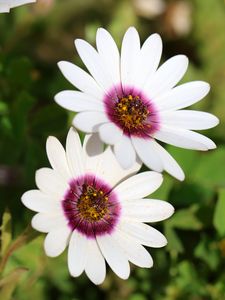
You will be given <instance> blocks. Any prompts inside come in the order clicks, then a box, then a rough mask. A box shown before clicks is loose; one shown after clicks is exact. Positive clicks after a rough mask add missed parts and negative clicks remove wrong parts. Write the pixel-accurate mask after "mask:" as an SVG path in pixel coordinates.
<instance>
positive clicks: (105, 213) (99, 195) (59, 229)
mask: <svg viewBox="0 0 225 300" xmlns="http://www.w3.org/2000/svg"><path fill="white" fill-rule="evenodd" d="M47 155H48V159H49V161H50V163H51V166H52V169H50V168H42V169H40V170H38V171H37V173H36V184H37V186H38V189H37V190H30V191H28V192H26V193H25V194H24V195H23V196H22V202H23V204H24V205H25V206H26V207H28V208H29V209H31V210H33V211H35V212H37V214H36V215H35V216H34V217H33V219H32V226H33V228H35V229H36V230H38V231H41V232H46V233H48V234H47V236H46V238H45V242H44V249H45V252H46V254H47V255H48V256H51V257H55V256H58V255H60V254H61V253H62V252H63V251H64V250H65V248H66V246H67V245H68V268H69V272H70V274H71V275H72V276H74V277H77V276H79V275H81V273H82V272H83V271H85V273H86V274H87V276H88V277H89V279H90V280H91V281H92V282H94V283H95V284H100V283H102V282H103V281H104V279H105V275H106V265H105V260H106V261H107V263H108V265H109V266H110V267H111V269H112V270H113V271H114V272H115V273H116V274H117V275H118V276H119V277H120V278H122V279H126V278H128V276H129V273H130V266H129V261H130V262H132V263H133V264H135V265H137V266H140V267H144V268H150V267H152V265H153V261H152V258H151V256H150V254H149V252H148V251H147V250H146V249H145V248H144V247H143V246H142V245H144V246H149V247H155V248H158V247H163V246H165V245H166V243H167V241H166V238H165V237H164V236H163V235H162V234H161V233H160V232H159V231H158V230H156V229H154V228H153V227H151V226H149V225H147V224H145V223H144V222H157V221H160V220H164V219H167V218H169V217H170V216H171V215H172V214H173V212H174V209H173V207H172V205H171V204H169V203H167V202H165V201H161V200H155V199H143V198H144V197H145V196H147V195H149V194H150V193H152V192H154V191H155V190H156V189H157V188H158V187H159V186H160V185H161V183H162V175H161V174H159V173H156V172H153V171H148V172H144V173H140V174H137V175H133V176H131V174H135V173H136V172H137V171H138V170H139V169H140V163H138V162H136V163H135V164H134V165H133V166H132V168H130V169H127V170H124V169H123V168H121V166H120V165H119V164H118V162H117V160H116V158H115V156H114V154H113V152H112V151H111V149H110V147H108V148H107V149H106V150H105V151H103V143H100V141H99V139H98V136H97V134H93V135H89V136H86V138H85V140H84V144H83V147H82V145H81V142H80V139H79V135H78V133H77V132H76V131H75V130H74V129H71V130H70V131H69V134H68V137H67V141H66V152H65V151H64V149H63V146H62V145H61V144H60V142H59V141H58V140H57V139H56V138H54V137H49V138H48V140H47ZM130 176H131V177H130Z"/></svg>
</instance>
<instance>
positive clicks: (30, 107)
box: [0, 0, 225, 300]
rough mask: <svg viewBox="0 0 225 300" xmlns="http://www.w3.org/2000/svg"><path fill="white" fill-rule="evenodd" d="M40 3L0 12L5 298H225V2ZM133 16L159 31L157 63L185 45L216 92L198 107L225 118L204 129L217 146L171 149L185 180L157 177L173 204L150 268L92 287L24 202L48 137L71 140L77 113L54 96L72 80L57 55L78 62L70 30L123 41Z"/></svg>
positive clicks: (192, 76)
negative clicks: (33, 225) (47, 248)
mask: <svg viewBox="0 0 225 300" xmlns="http://www.w3.org/2000/svg"><path fill="white" fill-rule="evenodd" d="M162 1H163V0H162ZM38 2H39V3H38V4H34V5H27V6H23V7H18V8H15V9H12V10H11V13H10V14H0V214H1V217H3V224H2V227H1V229H2V233H1V252H0V255H1V263H0V271H1V272H2V273H1V277H0V299H2V300H8V299H16V300H30V299H33V300H36V299H37V300H51V299H52V300H53V299H54V300H66V299H71V300H86V299H88V300H100V299H107V300H114V299H116V300H124V299H128V300H211V299H212V300H224V299H225V272H224V268H225V263H224V262H225V172H224V168H225V135H224V132H225V122H224V121H225V2H224V1H223V0H204V1H203V0H193V1H185V0H182V1H178V0H175V1H164V7H165V9H164V12H163V13H161V14H160V15H153V14H149V15H148V16H146V12H145V14H144V13H143V12H140V9H139V10H138V7H137V3H138V2H137V1H136V2H135V1H123V0H116V1H115V0H98V1H95V0H85V1H81V0H79V1H78V0H61V1H60V0H59V1H50V0H45V1H41V0H40V1H38ZM155 2H157V1H155ZM135 3H136V5H135ZM47 4H48V5H47ZM178 9H180V11H179V10H178ZM177 11H178V14H176V12H177ZM179 19H181V20H182V21H183V20H184V21H186V22H187V23H188V24H189V25H190V26H189V27H188V29H187V28H186V29H185V28H183V27H182V23H179V25H178V26H175V25H174V22H176V20H178V21H179ZM130 25H134V26H136V28H137V29H138V31H139V33H140V36H141V40H142V42H143V41H144V40H145V39H146V38H147V37H148V36H149V35H150V34H151V33H154V32H158V33H160V34H161V36H162V38H163V42H164V52H163V57H162V61H164V60H166V59H167V58H169V57H171V56H173V55H176V54H178V53H183V54H186V55H187V56H188V57H189V59H190V66H189V69H188V72H187V74H186V75H185V78H184V79H183V81H184V82H185V81H191V80H205V81H207V82H209V83H210V84H211V92H210V94H209V95H208V96H207V97H206V98H205V99H204V100H203V101H201V102H200V103H198V104H196V105H194V106H193V108H195V109H200V110H204V111H208V112H211V113H213V114H215V115H216V116H218V117H219V118H220V125H219V126H217V127H216V128H214V129H211V130H208V131H207V132H205V134H206V135H207V136H209V137H210V138H212V139H213V140H214V141H215V142H216V144H217V145H218V149H216V150H213V151H210V152H206V153H200V152H194V151H188V150H184V149H178V148H174V147H167V149H168V150H169V151H170V153H171V154H173V156H174V157H175V158H176V159H177V161H178V162H179V163H180V165H181V166H182V168H183V169H184V171H185V174H186V180H185V181H184V182H178V181H177V180H176V179H174V178H172V177H170V176H168V175H166V174H164V175H165V176H164V177H165V179H164V183H163V185H162V187H161V188H160V189H159V190H158V191H157V192H156V193H155V194H154V196H152V197H158V198H159V199H164V200H168V201H170V202H171V203H172V204H173V205H174V206H175V208H176V213H175V215H174V216H173V217H172V218H171V219H169V220H167V221H164V222H161V223H160V224H156V228H158V229H160V230H161V231H162V232H164V234H165V235H166V237H167V239H168V241H169V243H168V245H167V246H166V247H165V248H162V249H156V250H154V249H149V251H150V252H151V254H152V256H153V259H154V267H153V268H152V269H141V268H138V267H135V266H132V271H131V276H130V278H129V279H128V280H126V281H123V280H121V279H119V278H118V277H116V275H114V274H113V272H112V271H111V270H110V269H108V272H107V278H106V280H105V282H104V283H103V284H102V285H100V286H95V285H93V284H92V283H91V282H90V281H89V280H88V279H87V278H86V276H85V275H82V276H81V277H79V278H71V277H70V276H69V274H68V269H67V263H66V251H65V253H64V254H63V255H61V256H60V257H57V258H48V257H46V256H45V254H44V251H43V238H44V235H40V234H39V233H36V232H34V231H32V230H31V229H30V228H29V227H28V228H27V229H26V231H25V232H24V230H25V228H26V227H27V226H28V224H29V223H30V220H31V217H32V215H33V213H32V212H30V211H29V210H28V209H26V208H25V207H23V206H22V204H21V201H20V197H21V195H22V194H23V193H24V192H25V191H26V190H28V189H32V188H35V183H34V174H35V170H36V169H38V168H40V167H43V166H48V162H47V158H46V153H45V141H46V138H47V136H48V135H54V136H57V137H58V138H59V139H60V140H61V141H62V142H63V143H64V142H65V137H66V134H67V131H68V128H69V126H70V123H71V119H72V117H73V113H68V112H67V111H65V110H64V109H63V108H61V107H59V106H58V105H56V104H55V103H54V100H53V98H54V95H55V94H56V93H57V92H59V91H61V90H63V89H67V88H71V85H70V84H69V83H68V82H67V81H66V80H65V79H64V77H63V76H62V74H61V73H60V71H59V69H58V67H57V62H58V61H60V60H69V61H73V62H75V63H76V64H78V65H80V66H82V63H81V60H80V59H79V58H78V55H77V53H76V52H75V49H74V45H73V40H74V39H75V38H85V39H86V40H88V41H89V42H90V43H92V44H93V45H94V41H95V33H96V30H97V28H98V27H100V26H102V27H104V28H106V29H108V30H110V32H111V33H112V34H113V36H114V37H115V39H116V41H117V43H118V45H119V46H120V43H121V38H122V36H123V34H124V32H125V31H126V29H127V28H128V27H129V26H130ZM182 28H183V29H182ZM82 67H83V66H82ZM203 133H204V132H203ZM3 214H4V216H3ZM29 241H30V242H29Z"/></svg>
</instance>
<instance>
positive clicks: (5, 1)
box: [0, 0, 36, 13]
mask: <svg viewBox="0 0 225 300" xmlns="http://www.w3.org/2000/svg"><path fill="white" fill-rule="evenodd" d="M33 2H36V0H0V13H5V12H9V11H10V9H11V8H13V7H16V6H20V5H24V4H27V3H33Z"/></svg>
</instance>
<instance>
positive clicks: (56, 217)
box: [31, 211, 67, 232]
mask: <svg viewBox="0 0 225 300" xmlns="http://www.w3.org/2000/svg"><path fill="white" fill-rule="evenodd" d="M31 225H32V227H33V228H34V229H36V230H38V231H40V232H50V231H52V230H54V229H58V228H62V227H65V226H67V221H66V219H65V217H64V216H63V213H62V212H61V213H57V214H52V211H48V213H38V214H36V215H35V216H34V217H33V218H32V221H31Z"/></svg>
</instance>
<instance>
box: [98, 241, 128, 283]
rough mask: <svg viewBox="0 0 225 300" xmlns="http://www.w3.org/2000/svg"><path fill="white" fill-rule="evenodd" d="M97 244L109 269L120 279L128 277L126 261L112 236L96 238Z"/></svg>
mask: <svg viewBox="0 0 225 300" xmlns="http://www.w3.org/2000/svg"><path fill="white" fill-rule="evenodd" d="M96 238H97V243H98V245H99V247H100V249H101V252H102V254H103V256H104V257H105V260H106V261H107V263H108V264H109V266H110V268H111V269H112V270H113V272H114V273H116V275H117V276H119V277H120V278H122V279H127V278H128V277H129V275H130V266H129V263H128V259H127V258H126V256H125V254H124V253H123V251H122V249H121V248H120V246H119V244H118V242H117V241H116V240H115V239H113V236H112V235H104V236H97V237H96Z"/></svg>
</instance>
